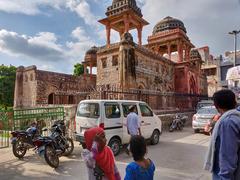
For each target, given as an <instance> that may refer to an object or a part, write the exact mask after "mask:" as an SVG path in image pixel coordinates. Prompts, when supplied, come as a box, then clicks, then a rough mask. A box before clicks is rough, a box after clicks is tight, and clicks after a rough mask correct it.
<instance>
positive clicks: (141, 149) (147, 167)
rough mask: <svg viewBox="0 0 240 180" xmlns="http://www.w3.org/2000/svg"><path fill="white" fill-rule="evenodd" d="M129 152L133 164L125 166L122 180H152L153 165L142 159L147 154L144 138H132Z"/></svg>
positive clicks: (138, 136) (149, 161) (137, 136)
mask: <svg viewBox="0 0 240 180" xmlns="http://www.w3.org/2000/svg"><path fill="white" fill-rule="evenodd" d="M130 151H131V153H132V156H133V160H134V162H131V163H130V164H128V165H127V167H126V175H125V178H124V180H153V177H154V171H155V165H154V163H153V162H152V161H151V160H150V159H147V158H145V157H144V156H145V155H146V153H147V145H146V142H145V139H144V137H142V136H140V135H136V136H132V137H131V140H130Z"/></svg>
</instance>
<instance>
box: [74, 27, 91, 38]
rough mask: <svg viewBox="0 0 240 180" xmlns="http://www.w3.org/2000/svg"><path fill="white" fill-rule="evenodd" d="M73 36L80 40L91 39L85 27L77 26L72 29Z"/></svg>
mask: <svg viewBox="0 0 240 180" xmlns="http://www.w3.org/2000/svg"><path fill="white" fill-rule="evenodd" d="M71 35H72V37H73V38H75V39H77V40H79V41H87V40H89V39H90V38H89V36H88V35H87V34H86V32H85V30H84V28H83V27H80V26H79V27H76V28H75V29H74V30H73V31H72V34H71Z"/></svg>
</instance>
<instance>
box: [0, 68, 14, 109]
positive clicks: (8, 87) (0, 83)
mask: <svg viewBox="0 0 240 180" xmlns="http://www.w3.org/2000/svg"><path fill="white" fill-rule="evenodd" d="M15 79H16V67H14V66H11V65H10V66H4V65H0V107H1V106H2V107H7V106H13V100H14V88H15Z"/></svg>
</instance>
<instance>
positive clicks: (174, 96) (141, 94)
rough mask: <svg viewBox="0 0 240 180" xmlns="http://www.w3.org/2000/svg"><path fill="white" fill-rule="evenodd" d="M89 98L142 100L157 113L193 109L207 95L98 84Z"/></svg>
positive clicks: (205, 98) (206, 97)
mask: <svg viewBox="0 0 240 180" xmlns="http://www.w3.org/2000/svg"><path fill="white" fill-rule="evenodd" d="M88 98H89V99H125V100H137V101H144V102H146V103H148V104H149V105H150V107H151V108H152V109H153V110H154V111H155V112H156V113H157V114H164V113H168V112H178V111H181V112H186V111H194V110H195V109H196V106H197V103H198V102H199V101H200V100H207V99H208V96H207V95H198V94H183V93H173V92H164V93H163V92H160V91H153V90H141V89H129V90H120V89H118V88H109V87H107V86H98V87H97V88H96V89H94V90H93V91H91V92H90V93H89V95H88Z"/></svg>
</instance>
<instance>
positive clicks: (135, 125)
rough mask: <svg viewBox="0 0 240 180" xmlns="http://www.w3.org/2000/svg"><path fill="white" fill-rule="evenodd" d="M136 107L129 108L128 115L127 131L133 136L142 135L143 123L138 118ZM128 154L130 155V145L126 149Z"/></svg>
mask: <svg viewBox="0 0 240 180" xmlns="http://www.w3.org/2000/svg"><path fill="white" fill-rule="evenodd" d="M135 108H136V106H135V105H132V106H130V107H129V114H128V115H127V130H128V134H130V135H131V137H132V136H135V135H141V134H142V133H141V128H140V126H141V122H140V120H139V118H138V115H137V114H136V112H135ZM126 153H127V154H129V145H128V147H127V149H126Z"/></svg>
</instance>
